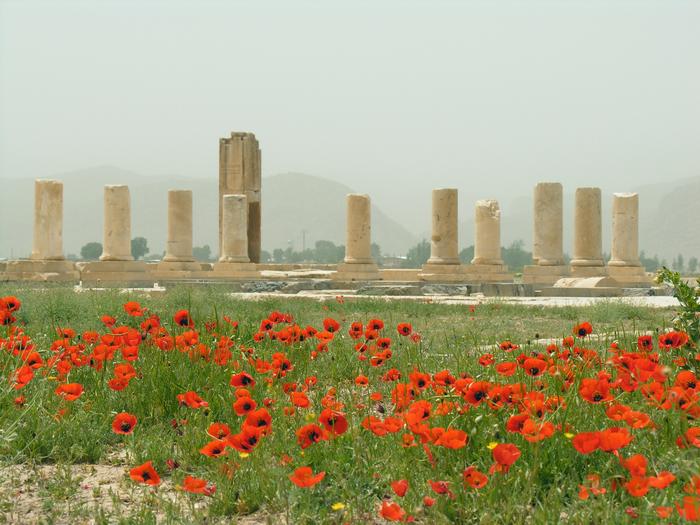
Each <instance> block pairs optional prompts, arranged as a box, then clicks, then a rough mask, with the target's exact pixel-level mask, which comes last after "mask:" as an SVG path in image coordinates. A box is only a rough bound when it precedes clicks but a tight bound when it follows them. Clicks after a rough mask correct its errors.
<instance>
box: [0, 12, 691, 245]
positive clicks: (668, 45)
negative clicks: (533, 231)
mask: <svg viewBox="0 0 700 525" xmlns="http://www.w3.org/2000/svg"><path fill="white" fill-rule="evenodd" d="M698 27H700V3H699V2H691V1H680V0H673V1H664V2H661V1H638V2H626V1H625V2H623V1H620V2H609V1H595V0H593V1H586V2H565V3H563V2H545V1H533V2H527V3H526V2H509V1H494V2H461V3H453V2H434V3H427V2H417V1H395V0H392V1H385V2H381V3H379V2H354V3H351V4H345V3H340V2H326V3H324V4H319V3H315V2H294V3H290V2H273V1H268V0H264V1H258V2H211V1H209V2H204V1H203V2H184V1H168V2H160V1H145V2H112V1H105V2H87V1H55V2H48V1H46V2H41V1H36V0H25V1H21V2H16V1H8V0H4V1H0V79H2V81H0V116H1V118H0V179H11V178H16V177H20V178H41V177H50V176H54V175H56V174H59V173H61V172H70V171H75V170H80V169H83V168H87V167H91V166H97V165H113V166H119V167H121V168H124V169H128V170H132V171H134V172H137V173H140V174H145V175H149V174H150V175H154V176H158V175H163V174H168V175H181V176H186V177H197V178H199V177H201V178H214V179H215V178H216V177H217V174H218V138H219V137H222V136H226V135H228V134H229V133H230V131H233V130H237V131H252V132H254V133H255V134H256V136H257V137H258V139H259V141H260V144H261V148H262V152H263V175H265V176H270V175H275V174H278V173H286V172H301V173H308V174H311V175H316V176H321V177H325V178H328V179H330V180H334V181H337V182H341V183H343V184H346V185H347V186H350V187H351V188H353V189H354V190H356V191H360V192H366V193H369V194H370V195H371V196H372V199H373V202H374V203H375V204H376V205H377V206H378V207H380V208H381V209H382V210H384V211H385V212H386V213H388V214H389V215H390V216H391V217H393V218H395V219H397V220H399V221H401V222H402V223H403V224H404V225H405V226H406V228H408V229H409V230H411V231H416V232H421V231H423V230H425V227H426V220H425V217H426V215H427V214H428V213H429V207H430V196H429V192H430V190H431V189H432V188H434V187H457V188H459V189H460V195H461V198H460V200H462V199H464V200H466V201H471V200H474V199H476V198H497V199H499V200H500V201H501V202H502V203H503V204H504V205H505V204H507V203H508V202H509V201H510V200H511V199H513V198H518V197H520V196H522V195H529V194H530V192H531V188H532V186H533V185H534V184H535V183H536V182H538V181H540V180H556V181H560V182H562V183H563V184H564V186H565V188H566V189H567V190H568V191H570V190H573V188H574V187H576V186H591V185H593V186H601V187H602V189H603V191H604V192H606V193H609V192H612V191H626V190H629V189H632V188H636V187H639V186H640V185H644V184H652V183H658V182H663V181H666V180H669V181H670V180H680V179H684V178H689V177H698V176H700V148H698V142H697V140H698V137H700V96H698V93H700V68H699V67H698V62H697V57H698V52H699V51H700V31H697V28H698ZM116 182H118V181H115V183H116ZM166 189H167V188H163V192H165V191H166ZM195 191H196V189H195ZM264 191H265V188H263V206H264ZM310 204H312V203H310ZM642 206H643V203H642ZM30 228H31V226H30V225H27V234H30V232H31V229H30Z"/></svg>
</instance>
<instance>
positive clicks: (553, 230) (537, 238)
mask: <svg viewBox="0 0 700 525" xmlns="http://www.w3.org/2000/svg"><path fill="white" fill-rule="evenodd" d="M533 201H534V214H533V216H534V220H533V232H534V243H533V248H532V259H533V262H534V264H533V265H529V266H526V267H525V268H524V269H523V283H526V284H540V285H552V284H554V283H555V282H556V281H557V280H559V279H560V278H561V277H563V276H565V275H568V273H569V269H568V267H567V266H566V265H565V264H564V242H563V235H564V223H563V215H564V214H563V210H564V192H563V188H562V185H561V184H560V183H558V182H539V183H538V184H537V185H536V186H535V191H534V199H533Z"/></svg>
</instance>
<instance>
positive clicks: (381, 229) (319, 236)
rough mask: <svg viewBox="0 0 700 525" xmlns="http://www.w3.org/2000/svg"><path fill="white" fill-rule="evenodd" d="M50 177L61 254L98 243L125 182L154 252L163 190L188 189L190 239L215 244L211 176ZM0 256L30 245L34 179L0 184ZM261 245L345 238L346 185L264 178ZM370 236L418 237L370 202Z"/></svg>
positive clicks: (392, 244) (387, 249) (139, 230)
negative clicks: (58, 188) (59, 191)
mask: <svg viewBox="0 0 700 525" xmlns="http://www.w3.org/2000/svg"><path fill="white" fill-rule="evenodd" d="M51 178H55V179H59V180H62V181H63V184H64V188H63V192H64V227H63V242H64V251H65V252H66V254H69V253H73V254H79V253H80V248H81V246H83V245H84V244H85V243H87V242H90V241H98V242H102V220H103V209H102V199H103V188H104V186H105V185H106V184H127V185H128V186H129V188H130V190H131V207H132V219H131V221H132V222H131V234H132V237H136V236H142V237H146V238H147V239H148V243H149V248H150V250H151V253H161V252H162V251H163V250H164V248H165V240H166V235H167V190H168V189H192V190H193V208H194V244H195V245H196V246H201V245H205V244H208V245H209V246H211V247H212V251H213V252H214V253H215V252H217V251H218V241H217V236H218V204H217V203H218V182H217V179H216V177H212V178H208V179H199V178H188V177H182V176H143V175H140V174H138V173H134V172H130V171H126V170H122V169H120V168H115V167H111V166H101V167H96V168H90V169H85V170H80V171H74V172H70V173H63V174H57V175H55V176H53V177H51ZM0 189H1V191H0V257H15V258H17V257H26V256H28V255H29V253H30V252H31V248H32V227H33V226H32V225H33V213H34V211H33V208H34V181H33V180H30V179H4V180H3V181H2V183H1V187H0ZM262 191H263V201H262V210H263V219H262V220H263V234H262V237H263V248H264V249H266V250H272V249H274V248H286V247H287V246H289V245H290V244H291V245H292V246H293V248H294V249H301V248H302V247H303V245H304V244H305V245H306V246H313V243H314V242H315V241H317V240H330V241H333V242H335V243H336V244H344V243H345V195H346V194H348V193H352V189H351V188H349V187H347V186H344V185H343V184H339V183H337V182H333V181H329V180H327V179H323V178H320V177H312V176H309V175H303V174H293V173H288V174H283V175H275V176H271V177H265V178H263V190H262ZM372 235H373V240H374V241H375V242H377V243H378V244H379V245H380V246H381V247H382V250H383V252H384V253H386V254H402V253H405V252H406V251H407V250H408V248H410V247H411V246H413V245H414V244H415V243H416V242H417V237H415V236H414V235H413V234H411V233H410V232H408V231H407V230H406V229H405V228H404V227H403V226H401V224H399V223H398V222H396V221H394V220H393V219H391V218H389V217H387V216H386V215H385V214H384V213H382V211H381V210H379V209H377V208H376V207H374V206H373V209H372Z"/></svg>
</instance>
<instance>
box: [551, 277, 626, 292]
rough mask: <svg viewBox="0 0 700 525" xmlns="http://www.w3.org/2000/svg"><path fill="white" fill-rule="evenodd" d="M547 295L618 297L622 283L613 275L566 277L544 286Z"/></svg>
mask: <svg viewBox="0 0 700 525" xmlns="http://www.w3.org/2000/svg"><path fill="white" fill-rule="evenodd" d="M542 295H543V296H545V297H618V296H621V295H622V288H621V287H620V284H619V283H618V282H617V281H616V280H615V279H613V278H611V277H586V278H582V277H565V278H563V279H559V280H558V281H557V282H556V283H554V286H552V287H549V288H544V289H543V290H542Z"/></svg>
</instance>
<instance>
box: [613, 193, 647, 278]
mask: <svg viewBox="0 0 700 525" xmlns="http://www.w3.org/2000/svg"><path fill="white" fill-rule="evenodd" d="M608 275H609V276H610V277H613V278H614V279H615V280H616V281H618V282H619V283H620V285H622V286H627V287H648V286H651V279H650V278H649V277H648V276H647V274H646V272H645V271H644V268H643V267H642V264H641V262H640V261H639V195H638V194H636V193H614V194H613V205H612V250H611V258H610V261H609V262H608Z"/></svg>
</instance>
